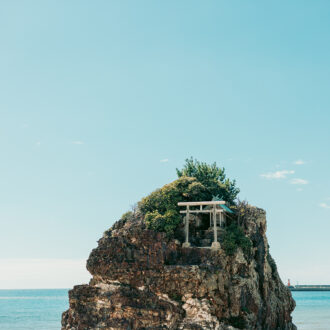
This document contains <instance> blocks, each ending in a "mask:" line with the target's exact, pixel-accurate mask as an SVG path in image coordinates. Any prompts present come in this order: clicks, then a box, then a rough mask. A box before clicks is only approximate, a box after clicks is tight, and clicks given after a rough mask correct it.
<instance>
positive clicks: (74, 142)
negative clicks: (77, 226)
mask: <svg viewBox="0 0 330 330" xmlns="http://www.w3.org/2000/svg"><path fill="white" fill-rule="evenodd" d="M72 144H77V145H81V144H84V142H83V141H72Z"/></svg>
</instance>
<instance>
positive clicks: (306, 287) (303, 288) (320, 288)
mask: <svg viewBox="0 0 330 330" xmlns="http://www.w3.org/2000/svg"><path fill="white" fill-rule="evenodd" d="M287 287H288V288H289V289H290V290H291V291H330V285H321V284H320V285H319V284H315V285H305V284H302V285H298V284H297V285H291V282H290V279H288V285H287Z"/></svg>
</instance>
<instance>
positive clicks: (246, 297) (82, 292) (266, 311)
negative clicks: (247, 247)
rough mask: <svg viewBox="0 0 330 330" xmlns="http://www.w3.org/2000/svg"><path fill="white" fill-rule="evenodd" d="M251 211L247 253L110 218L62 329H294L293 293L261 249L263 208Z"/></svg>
mask: <svg viewBox="0 0 330 330" xmlns="http://www.w3.org/2000/svg"><path fill="white" fill-rule="evenodd" d="M253 214H254V215H253V216H252V217H251V216H250V217H248V218H247V219H245V221H244V230H245V233H246V235H247V236H249V237H250V239H251V240H252V243H253V255H252V256H251V257H246V256H244V254H243V252H242V251H241V250H240V249H238V250H237V253H236V254H235V255H233V256H227V255H226V254H225V252H224V251H223V250H222V249H220V250H218V251H217V250H215V251H214V250H211V249H208V248H198V247H192V248H182V247H181V243H180V242H179V241H177V240H168V239H167V238H166V236H165V234H163V233H157V232H154V231H151V230H147V229H146V228H145V226H144V224H143V222H142V220H141V219H139V217H135V218H134V219H133V220H131V221H126V222H124V221H118V222H117V223H115V224H114V226H113V227H112V228H111V229H110V230H108V231H107V232H106V233H105V234H104V236H103V237H102V238H101V239H100V240H99V242H98V247H97V248H96V249H94V250H93V251H92V253H91V254H90V257H89V259H88V261H87V269H88V270H89V271H90V273H91V274H92V275H93V278H92V280H91V281H90V283H89V285H77V286H75V287H74V288H73V289H72V290H71V291H70V292H69V300H70V308H69V310H67V311H66V312H64V313H63V317H62V329H70V330H74V329H75V330H80V329H236V328H239V329H260V330H261V329H262V330H266V329H296V327H295V326H294V325H293V324H292V319H291V315H290V314H291V312H292V311H293V309H294V307H295V303H294V300H293V299H292V297H291V293H290V291H289V290H288V289H287V288H286V287H285V286H284V285H283V283H282V282H281V280H280V278H279V275H278V273H277V270H276V267H275V266H274V263H273V261H272V259H271V257H270V255H269V252H268V244H267V238H266V235H265V232H266V218H265V212H264V211H263V210H261V209H257V208H254V212H253Z"/></svg>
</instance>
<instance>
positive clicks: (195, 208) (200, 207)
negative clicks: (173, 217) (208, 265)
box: [178, 201, 226, 250]
mask: <svg viewBox="0 0 330 330" xmlns="http://www.w3.org/2000/svg"><path fill="white" fill-rule="evenodd" d="M224 204H226V202H225V201H208V202H179V203H178V206H185V207H186V209H185V210H184V211H180V213H183V214H186V221H185V234H186V240H185V242H184V243H183V244H182V246H183V247H190V243H189V215H190V213H209V214H210V225H211V224H212V220H213V230H214V241H213V243H212V246H211V248H212V249H215V250H218V249H220V243H219V242H218V231H217V215H218V214H219V217H220V226H221V224H222V221H223V217H224V214H223V212H224V211H223V209H221V208H217V205H224ZM205 206H209V208H207V209H206V208H205ZM191 207H192V208H191Z"/></svg>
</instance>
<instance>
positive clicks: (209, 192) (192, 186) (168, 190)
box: [138, 158, 239, 237]
mask: <svg viewBox="0 0 330 330" xmlns="http://www.w3.org/2000/svg"><path fill="white" fill-rule="evenodd" d="M177 174H178V177H179V178H178V179H177V180H175V181H173V182H171V183H169V184H167V185H165V186H163V187H162V188H160V189H157V190H155V191H154V192H152V193H151V194H150V195H148V196H147V197H144V198H143V199H142V200H141V201H140V202H139V203H138V207H139V210H140V211H141V212H142V214H143V215H144V221H145V222H146V224H147V227H148V228H150V229H153V230H156V231H162V232H166V233H167V235H168V236H169V237H172V236H173V235H174V232H175V230H176V228H177V227H178V226H179V224H180V223H181V222H182V221H181V217H180V212H179V207H178V202H191V201H203V200H204V201H209V200H212V198H214V197H215V196H217V197H218V198H221V199H223V200H225V201H227V202H229V203H230V204H234V203H235V199H236V196H237V194H238V192H239V189H238V188H237V187H236V183H235V181H230V180H229V179H227V178H226V175H225V170H224V168H219V167H217V165H216V163H214V164H212V165H208V164H206V163H201V162H199V161H197V160H193V159H192V158H190V159H187V160H186V163H185V165H184V167H183V169H182V170H178V169H177Z"/></svg>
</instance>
